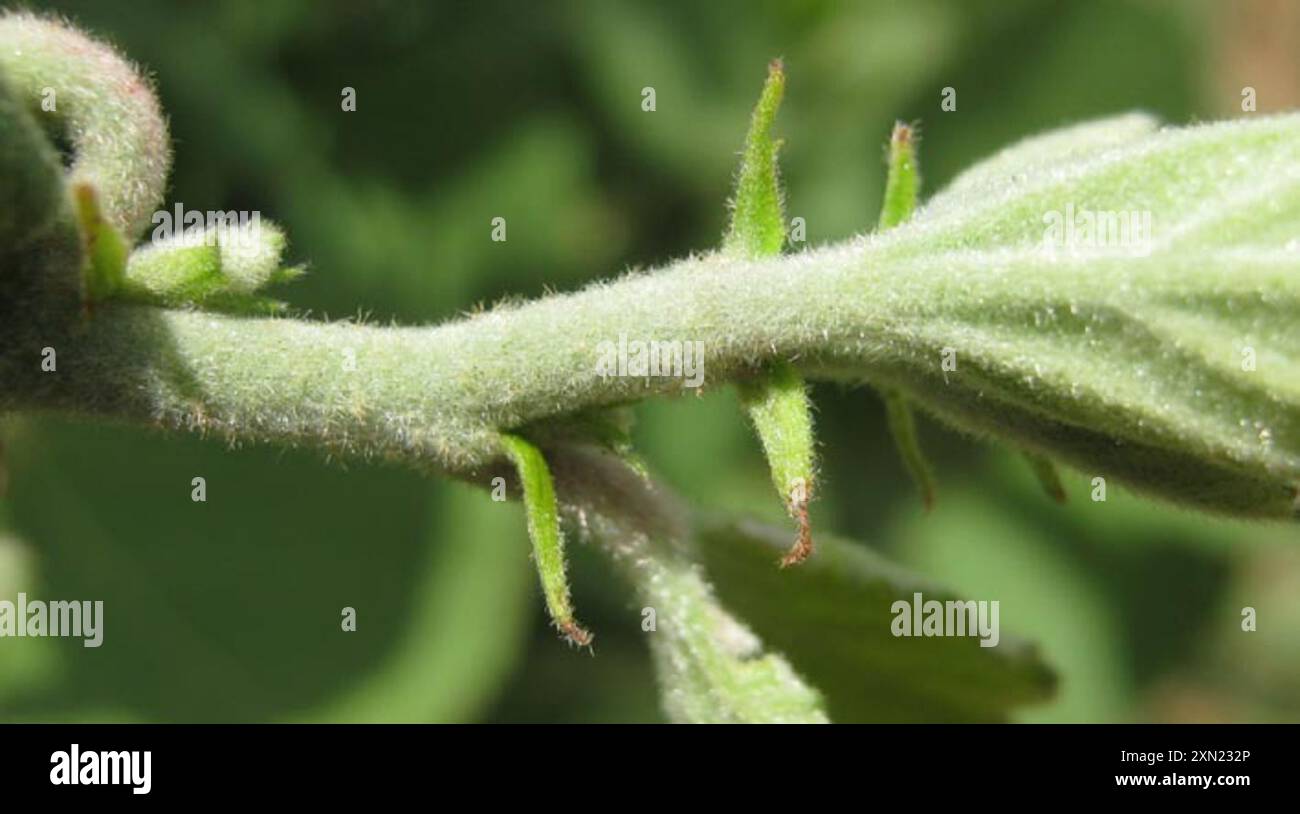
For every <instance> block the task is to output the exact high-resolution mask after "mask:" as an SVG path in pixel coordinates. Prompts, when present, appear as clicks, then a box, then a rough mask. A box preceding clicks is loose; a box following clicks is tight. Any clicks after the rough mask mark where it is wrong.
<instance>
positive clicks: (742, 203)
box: [722, 60, 785, 257]
mask: <svg viewBox="0 0 1300 814" xmlns="http://www.w3.org/2000/svg"><path fill="white" fill-rule="evenodd" d="M783 95H785V69H784V67H783V66H782V64H781V61H780V60H773V61H772V63H771V64H770V65H769V66H768V73H767V82H766V83H764V85H763V93H762V95H761V96H759V99H758V104H757V105H756V106H755V107H754V115H753V117H752V119H751V121H750V124H749V133H748V135H746V137H745V149H744V153H743V154H742V156H741V160H740V171H739V173H738V174H737V175H736V194H735V197H734V198H733V199H732V202H731V228H730V229H729V230H728V232H727V236H726V238H725V239H724V240H723V242H722V250H723V252H725V253H727V254H730V255H735V256H739V257H770V256H772V255H775V254H780V253H781V249H782V248H784V246H785V214H784V212H783V204H782V195H781V179H780V175H779V170H778V169H777V160H776V154H777V151H778V150H779V149H780V146H781V145H780V143H779V142H775V141H773V140H772V122H773V120H774V119H775V118H776V111H777V109H778V108H779V107H780V106H781V97H782V96H783Z"/></svg>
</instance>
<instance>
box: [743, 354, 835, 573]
mask: <svg viewBox="0 0 1300 814" xmlns="http://www.w3.org/2000/svg"><path fill="white" fill-rule="evenodd" d="M739 389H740V397H741V401H742V402H743V403H744V405H745V409H746V411H747V412H748V413H749V417H750V419H751V420H752V421H753V422H754V429H755V430H756V431H757V432H758V438H759V440H760V441H761V442H762V444H763V452H764V454H765V455H766V456H767V462H768V466H769V467H770V468H771V470H772V483H773V484H774V485H775V486H776V490H777V492H779V493H780V495H781V498H782V499H783V500H784V501H785V506H786V511H788V512H789V513H790V516H791V517H793V518H794V519H795V521H796V522H797V523H798V524H799V536H798V538H797V539H796V540H795V543H794V545H793V546H792V547H791V548H790V551H789V552H788V553H787V554H786V555H785V558H784V559H782V560H781V564H782V565H783V566H786V565H795V564H797V563H800V562H803V561H804V560H806V559H808V556H809V555H810V554H812V551H813V541H812V526H811V524H810V523H809V520H808V502H809V501H810V500H811V499H812V491H813V484H814V482H815V469H816V457H815V455H814V449H813V444H814V441H813V421H812V403H811V402H810V401H809V399H808V386H807V385H806V384H805V383H804V380H803V377H802V376H800V375H799V373H798V371H796V370H795V369H794V368H793V367H791V366H790V365H789V363H787V362H776V363H774V364H772V365H771V366H769V367H768V369H767V370H766V371H764V373H763V374H762V375H761V376H760V377H759V378H757V379H754V380H751V381H748V382H743V383H741V384H740V385H739Z"/></svg>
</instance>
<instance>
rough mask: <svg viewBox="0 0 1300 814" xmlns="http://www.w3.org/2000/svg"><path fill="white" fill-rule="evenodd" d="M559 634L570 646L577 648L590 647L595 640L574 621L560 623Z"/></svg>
mask: <svg viewBox="0 0 1300 814" xmlns="http://www.w3.org/2000/svg"><path fill="white" fill-rule="evenodd" d="M559 628H560V634H561V635H563V636H564V638H566V639H568V640H569V643H570V644H575V645H577V646H578V647H591V643H592V642H593V641H594V640H595V639H596V637H595V636H593V635H592V634H591V633H590V632H589V631H587V630H586V629H584V628H583V627H582V626H581V625H579V624H578V623H577V622H574V621H568V622H561V623H560V624H559Z"/></svg>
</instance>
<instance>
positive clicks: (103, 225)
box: [73, 183, 127, 302]
mask: <svg viewBox="0 0 1300 814" xmlns="http://www.w3.org/2000/svg"><path fill="white" fill-rule="evenodd" d="M73 199H74V200H75V202H76V207H77V222H78V223H79V224H80V226H81V239H82V241H83V242H84V243H85V250H86V258H87V266H86V297H87V298H88V299H89V300H90V301H91V302H102V301H103V300H106V299H108V298H109V297H112V296H113V295H114V294H116V293H117V291H118V289H120V288H121V287H122V282H123V279H124V277H125V274H126V251H127V249H126V243H125V241H123V240H122V236H121V235H120V234H118V231H117V229H116V228H114V227H113V225H112V224H111V223H109V222H108V221H107V220H106V219H105V218H104V213H103V211H102V210H101V209H100V207H99V196H98V195H97V194H96V192H95V189H94V187H92V186H91V185H90V184H84V183H83V184H77V185H76V186H75V187H74V188H73Z"/></svg>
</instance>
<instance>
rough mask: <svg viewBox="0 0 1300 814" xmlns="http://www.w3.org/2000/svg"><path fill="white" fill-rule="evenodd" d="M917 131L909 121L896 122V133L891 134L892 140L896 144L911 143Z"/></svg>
mask: <svg viewBox="0 0 1300 814" xmlns="http://www.w3.org/2000/svg"><path fill="white" fill-rule="evenodd" d="M915 132H916V131H915V130H913V129H912V125H910V124H908V123H907V122H894V133H893V135H891V136H890V141H892V142H894V143H895V144H911V143H912V138H913V136H914V135H915Z"/></svg>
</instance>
